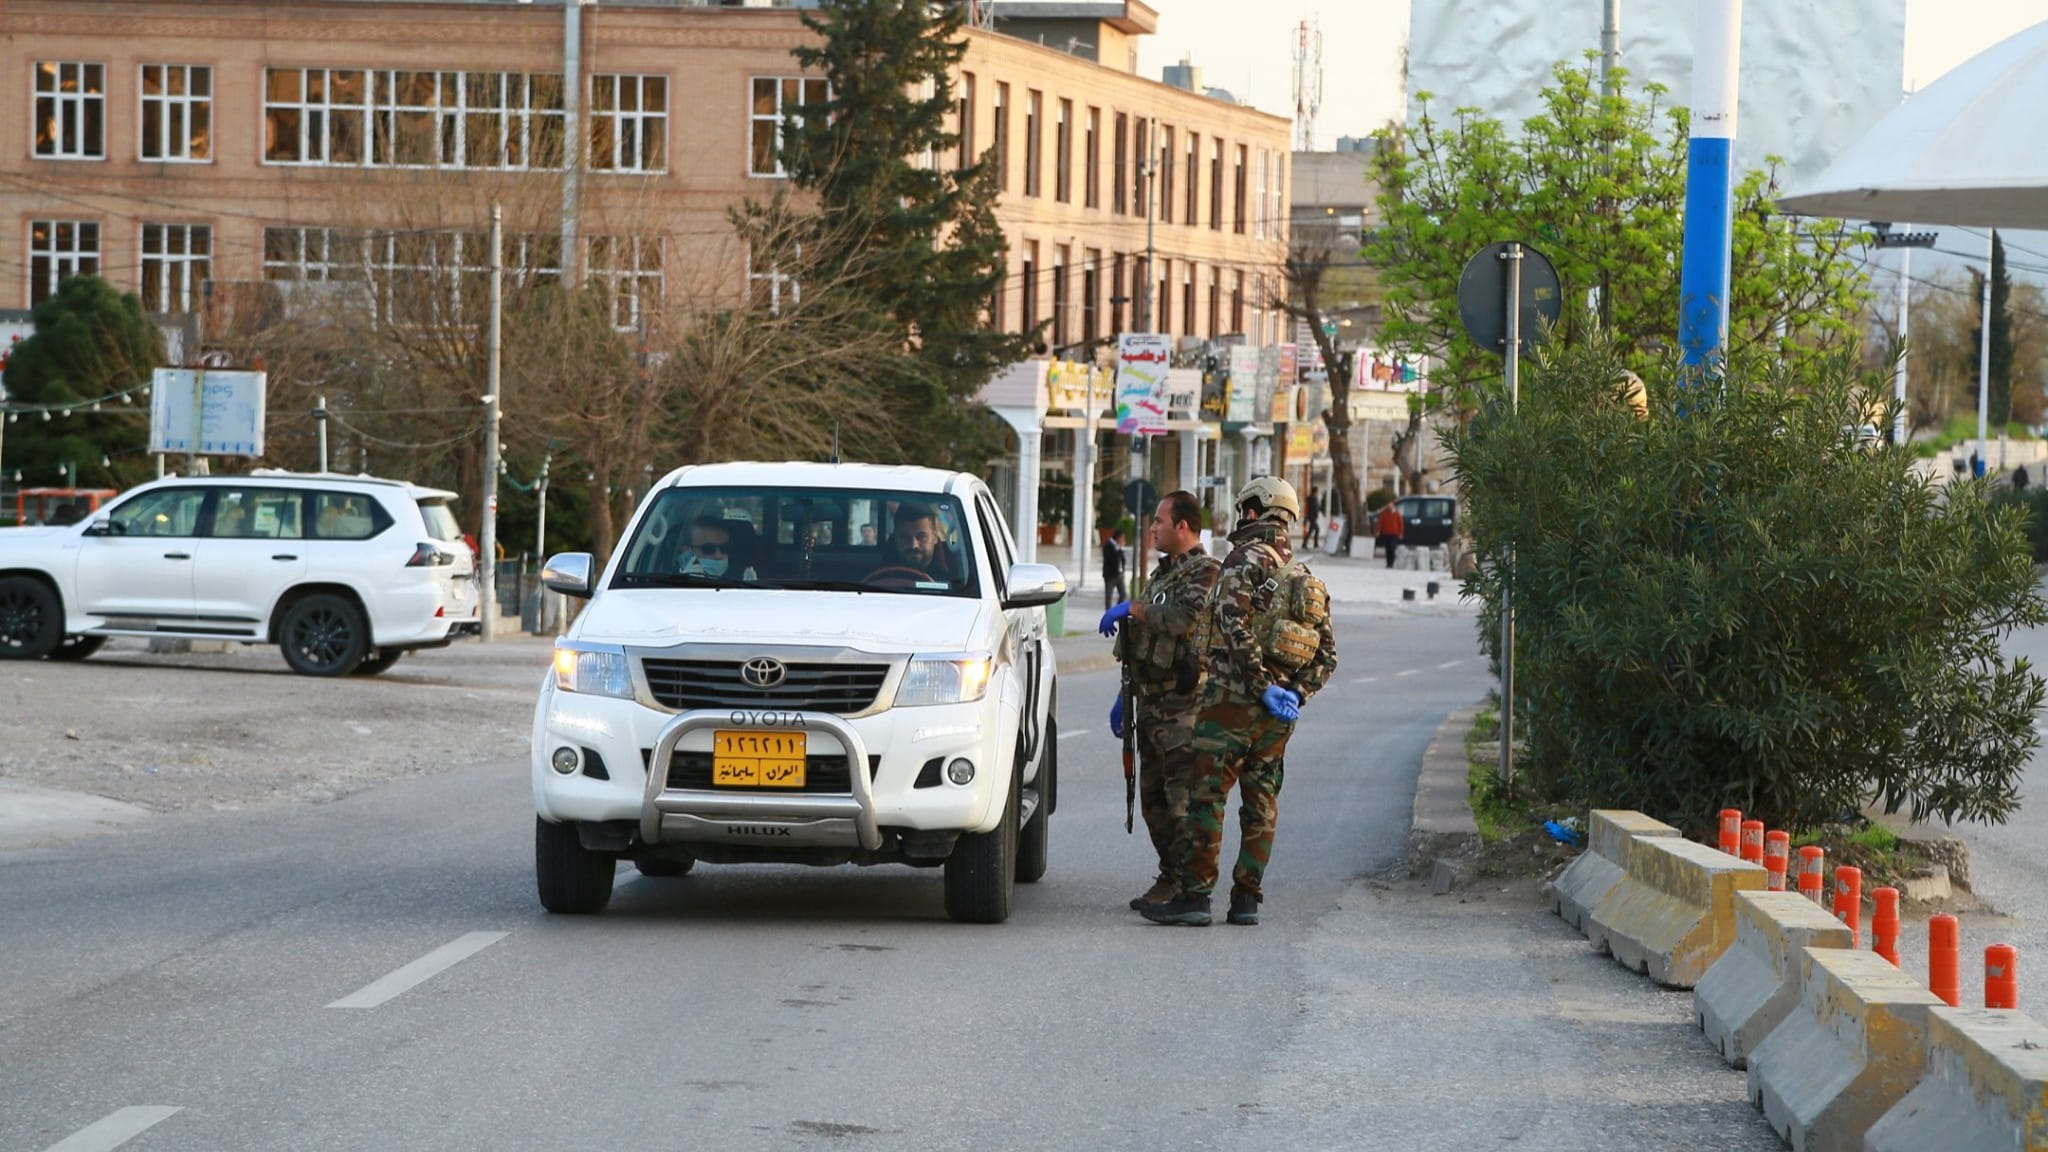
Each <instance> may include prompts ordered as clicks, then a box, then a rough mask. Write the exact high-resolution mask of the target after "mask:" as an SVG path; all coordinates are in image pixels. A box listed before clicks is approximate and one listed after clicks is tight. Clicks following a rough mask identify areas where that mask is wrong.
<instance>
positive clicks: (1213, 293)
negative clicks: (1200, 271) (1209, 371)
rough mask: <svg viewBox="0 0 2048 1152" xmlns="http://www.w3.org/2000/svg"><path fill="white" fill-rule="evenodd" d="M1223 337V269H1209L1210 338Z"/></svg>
mask: <svg viewBox="0 0 2048 1152" xmlns="http://www.w3.org/2000/svg"><path fill="white" fill-rule="evenodd" d="M1221 335H1223V269H1221V268H1214V267H1212V268H1210V269H1209V338H1210V339H1211V340H1214V339H1215V338H1216V337H1218V336H1221Z"/></svg>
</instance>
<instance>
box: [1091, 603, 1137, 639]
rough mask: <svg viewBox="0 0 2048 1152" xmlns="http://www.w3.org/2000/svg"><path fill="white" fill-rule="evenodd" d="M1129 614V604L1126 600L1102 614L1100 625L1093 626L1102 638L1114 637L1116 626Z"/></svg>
mask: <svg viewBox="0 0 2048 1152" xmlns="http://www.w3.org/2000/svg"><path fill="white" fill-rule="evenodd" d="M1130 614H1131V602H1130V601H1129V600H1126V601H1124V602H1123V603H1121V604H1118V605H1117V606H1116V607H1114V608H1111V609H1110V610H1109V611H1107V612H1104V613H1103V614H1102V623H1100V624H1098V625H1096V626H1095V627H1096V631H1098V632H1101V633H1102V634H1103V635H1104V636H1114V635H1116V626H1117V625H1118V624H1121V623H1123V621H1124V619H1125V617H1128V616H1129V615H1130Z"/></svg>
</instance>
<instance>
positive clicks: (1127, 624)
mask: <svg viewBox="0 0 2048 1152" xmlns="http://www.w3.org/2000/svg"><path fill="white" fill-rule="evenodd" d="M1130 638H1131V621H1130V617H1128V616H1126V617H1125V618H1124V620H1123V622H1122V623H1120V624H1118V625H1117V626H1116V663H1117V667H1118V668H1119V669H1121V671H1122V677H1123V680H1122V684H1121V685H1120V686H1119V687H1118V689H1117V693H1118V697H1119V699H1121V700H1122V702H1123V714H1124V831H1125V832H1126V833H1128V832H1130V831H1131V824H1132V815H1133V814H1134V812H1135V811H1136V809H1137V806H1138V737H1137V732H1138V694H1137V692H1135V691H1134V690H1133V689H1132V687H1131V646H1130V644H1129V643H1127V641H1129V640H1130Z"/></svg>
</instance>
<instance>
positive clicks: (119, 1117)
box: [44, 1105, 182, 1152]
mask: <svg viewBox="0 0 2048 1152" xmlns="http://www.w3.org/2000/svg"><path fill="white" fill-rule="evenodd" d="M180 1111H182V1109H178V1108H165V1107H162V1106H160V1105H147V1106H137V1107H134V1108H123V1109H121V1110H120V1111H118V1112H115V1113H113V1114H112V1115H110V1116H108V1117H107V1118H106V1119H104V1120H101V1121H99V1122H98V1123H95V1124H91V1125H88V1126H87V1127H84V1128H80V1129H79V1130H78V1131H76V1132H73V1133H72V1134H71V1135H69V1136H66V1137H65V1138H63V1139H62V1140H59V1141H57V1142H56V1143H55V1144H52V1145H50V1146H49V1148H47V1149H45V1150H44V1152H107V1150H108V1149H110V1148H119V1147H120V1146H121V1145H123V1144H126V1143H127V1142H129V1141H130V1140H133V1139H135V1138H136V1137H137V1136H140V1135H142V1134H143V1133H144V1132H147V1131H149V1130H150V1129H151V1128H154V1127H156V1126H157V1125H158V1124H161V1123H163V1122H164V1121H166V1120H168V1119H170V1118H171V1117H173V1116H175V1115H177V1114H178V1113H179V1112H180Z"/></svg>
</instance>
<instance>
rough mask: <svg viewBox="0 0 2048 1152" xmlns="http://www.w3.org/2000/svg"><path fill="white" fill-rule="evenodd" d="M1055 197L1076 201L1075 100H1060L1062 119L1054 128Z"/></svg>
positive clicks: (1053, 190) (1056, 198)
mask: <svg viewBox="0 0 2048 1152" xmlns="http://www.w3.org/2000/svg"><path fill="white" fill-rule="evenodd" d="M1052 146H1053V148H1054V149H1056V150H1057V153H1056V154H1055V155H1054V157H1053V189H1052V195H1053V199H1055V200H1057V201H1059V202H1060V203H1062V204H1071V203H1073V202H1074V102H1073V101H1072V100H1062V101H1060V120H1059V123H1058V125H1056V126H1055V127H1054V129H1053V142H1052Z"/></svg>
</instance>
